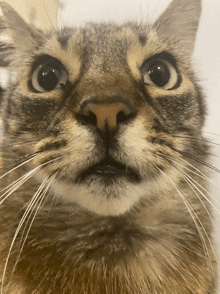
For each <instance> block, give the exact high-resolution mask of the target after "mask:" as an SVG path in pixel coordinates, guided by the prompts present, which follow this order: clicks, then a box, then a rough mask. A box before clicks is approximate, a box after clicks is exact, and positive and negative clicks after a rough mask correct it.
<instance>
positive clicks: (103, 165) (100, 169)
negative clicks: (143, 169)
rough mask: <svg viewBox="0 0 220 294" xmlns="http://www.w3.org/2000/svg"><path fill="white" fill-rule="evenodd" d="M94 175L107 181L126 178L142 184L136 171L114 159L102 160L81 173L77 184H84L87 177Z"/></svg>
mask: <svg viewBox="0 0 220 294" xmlns="http://www.w3.org/2000/svg"><path fill="white" fill-rule="evenodd" d="M92 175H97V176H99V177H102V178H105V179H116V178H119V177H124V178H127V179H128V180H129V181H130V182H140V175H139V173H138V172H137V171H136V170H135V169H133V168H131V167H128V166H126V165H125V164H122V163H119V162H117V161H115V160H114V159H112V158H106V159H104V160H101V161H100V162H98V163H96V164H95V165H92V166H91V167H89V168H88V169H86V170H85V171H83V172H82V173H80V174H79V176H78V180H77V182H83V181H84V180H85V179H86V178H87V177H89V176H92Z"/></svg>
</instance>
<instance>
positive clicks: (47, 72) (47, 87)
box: [31, 60, 68, 93]
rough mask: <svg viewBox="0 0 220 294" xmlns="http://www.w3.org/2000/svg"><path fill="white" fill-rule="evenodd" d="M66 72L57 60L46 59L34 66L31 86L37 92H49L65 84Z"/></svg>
mask: <svg viewBox="0 0 220 294" xmlns="http://www.w3.org/2000/svg"><path fill="white" fill-rule="evenodd" d="M67 80H68V74H67V71H66V70H65V68H64V67H63V66H62V64H60V63H59V62H58V61H57V62H56V61H54V60H52V61H46V62H43V63H41V64H40V65H38V66H37V67H36V69H35V70H34V72H33V74H32V78H31V83H32V87H33V88H34V89H35V90H36V91H38V92H41V93H43V92H49V91H52V90H54V89H56V88H58V87H59V86H62V85H65V84H66V82H67Z"/></svg>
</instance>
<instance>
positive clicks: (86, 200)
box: [52, 175, 146, 216]
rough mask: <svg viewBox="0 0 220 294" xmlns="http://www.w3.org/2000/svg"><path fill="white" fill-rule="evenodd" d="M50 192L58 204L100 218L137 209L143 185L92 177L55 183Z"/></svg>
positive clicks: (118, 179)
mask: <svg viewBox="0 0 220 294" xmlns="http://www.w3.org/2000/svg"><path fill="white" fill-rule="evenodd" d="M52 190H53V192H54V194H55V195H56V196H57V197H58V199H60V200H61V201H62V202H65V203H69V204H70V205H77V206H78V207H79V208H83V209H86V210H88V211H90V212H92V213H95V214H98V215H101V216H119V215H123V214H125V213H127V212H128V211H130V210H131V209H132V208H135V207H136V206H138V203H139V202H140V200H141V199H142V198H143V197H144V196H145V194H146V184H144V183H141V182H131V181H129V180H127V179H126V178H123V177H122V178H117V179H114V178H111V177H99V176H96V175H93V176H90V177H88V178H87V179H84V180H83V181H81V182H80V183H67V182H64V181H61V180H57V181H56V182H55V183H54V184H53V185H52Z"/></svg>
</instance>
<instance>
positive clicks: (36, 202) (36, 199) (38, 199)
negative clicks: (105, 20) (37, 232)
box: [1, 174, 56, 294]
mask: <svg viewBox="0 0 220 294" xmlns="http://www.w3.org/2000/svg"><path fill="white" fill-rule="evenodd" d="M55 176H56V174H54V175H53V176H52V177H51V178H49V179H48V178H47V179H45V180H44V181H43V182H42V184H41V185H40V187H39V188H38V190H37V192H36V193H35V194H34V196H33V197H32V199H31V201H30V203H29V204H28V207H27V208H26V210H25V213H24V214H23V216H22V218H21V220H20V222H19V224H18V227H17V229H16V231H15V234H14V237H13V240H12V242H11V246H10V248H9V253H8V255H7V259H6V262H5V267H4V271H3V275H2V287H1V294H3V284H4V279H5V275H6V270H7V266H8V262H9V258H10V255H11V251H12V249H13V247H14V243H15V240H16V238H17V236H18V234H19V232H20V230H21V228H22V226H23V224H24V222H25V220H26V225H25V227H24V230H23V233H22V238H23V236H24V232H25V229H26V226H27V224H28V222H29V220H30V217H31V214H32V213H31V211H33V210H34V208H35V207H36V206H37V209H36V210H35V213H34V215H33V218H32V221H31V223H30V225H29V227H28V229H27V232H26V235H25V238H24V241H23V242H22V244H20V246H19V247H20V249H19V254H18V257H17V259H16V263H15V265H14V268H13V271H12V275H13V273H14V270H15V267H16V265H17V263H18V260H19V257H20V254H21V252H22V249H23V247H24V244H25V242H26V239H27V236H28V234H29V231H30V229H31V226H32V224H33V221H34V219H35V217H36V214H37V212H38V211H39V208H40V206H41V204H42V202H43V200H44V198H45V195H46V193H47V191H48V189H49V187H50V185H51V183H52V181H53V179H54V178H55ZM46 185H47V187H46V189H45V190H44V187H45V186H46ZM43 190H44V191H43ZM42 191H43V193H42ZM41 193H42V195H41ZM28 215H29V217H28ZM27 217H28V218H27ZM22 238H21V240H22Z"/></svg>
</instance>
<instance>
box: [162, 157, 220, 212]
mask: <svg viewBox="0 0 220 294" xmlns="http://www.w3.org/2000/svg"><path fill="white" fill-rule="evenodd" d="M161 155H162V154H161ZM163 155H164V157H167V158H169V160H170V161H171V163H174V164H175V165H179V166H181V167H182V168H185V169H187V170H189V171H190V172H192V173H194V174H196V175H197V176H199V177H201V178H203V179H206V180H208V181H209V182H211V183H213V184H216V183H214V182H213V181H211V179H209V178H208V177H207V176H206V175H204V174H202V175H200V174H198V173H196V172H194V171H192V170H191V169H189V168H187V167H185V166H184V165H182V164H180V163H179V162H177V161H175V160H173V159H172V158H171V157H170V156H168V155H165V154H163ZM183 161H184V162H186V163H188V162H187V161H185V160H183ZM175 165H173V166H174V167H175V168H176V170H177V171H178V172H179V173H180V174H181V175H182V176H183V177H184V178H185V177H187V180H188V181H190V183H191V185H193V186H194V188H196V190H197V191H199V193H200V194H201V195H202V196H203V197H204V198H205V199H206V201H207V202H208V203H209V204H210V205H211V206H212V207H213V208H214V209H215V210H216V211H217V212H218V213H219V214H220V210H218V209H217V207H215V205H214V204H213V203H212V202H211V201H210V199H209V198H208V197H207V196H206V195H205V194H204V193H203V192H202V191H201V190H200V189H199V188H201V189H202V190H203V191H204V192H206V193H207V194H208V195H209V196H210V197H211V198H212V199H213V200H214V201H215V202H216V203H217V204H218V205H220V202H219V201H218V200H217V199H216V198H215V197H214V196H213V195H212V194H211V193H210V192H209V191H208V190H207V189H205V188H204V187H203V186H202V185H200V184H199V183H198V182H197V181H196V180H195V179H193V178H192V177H191V176H190V175H189V174H187V173H186V172H184V171H183V170H182V171H180V170H179V169H178V168H177V167H176V166H175ZM192 167H193V166H192ZM194 168H195V167H194ZM195 169H196V168H195ZM196 170H197V169H196ZM198 171H199V170H198ZM199 172H200V171H199ZM200 173H201V172H200ZM193 182H194V183H195V184H196V185H198V186H199V188H198V187H197V186H196V185H195V184H194V183H193ZM216 186H217V187H218V188H219V186H218V185H217V184H216ZM202 203H203V202H202ZM206 209H207V208H206Z"/></svg>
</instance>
